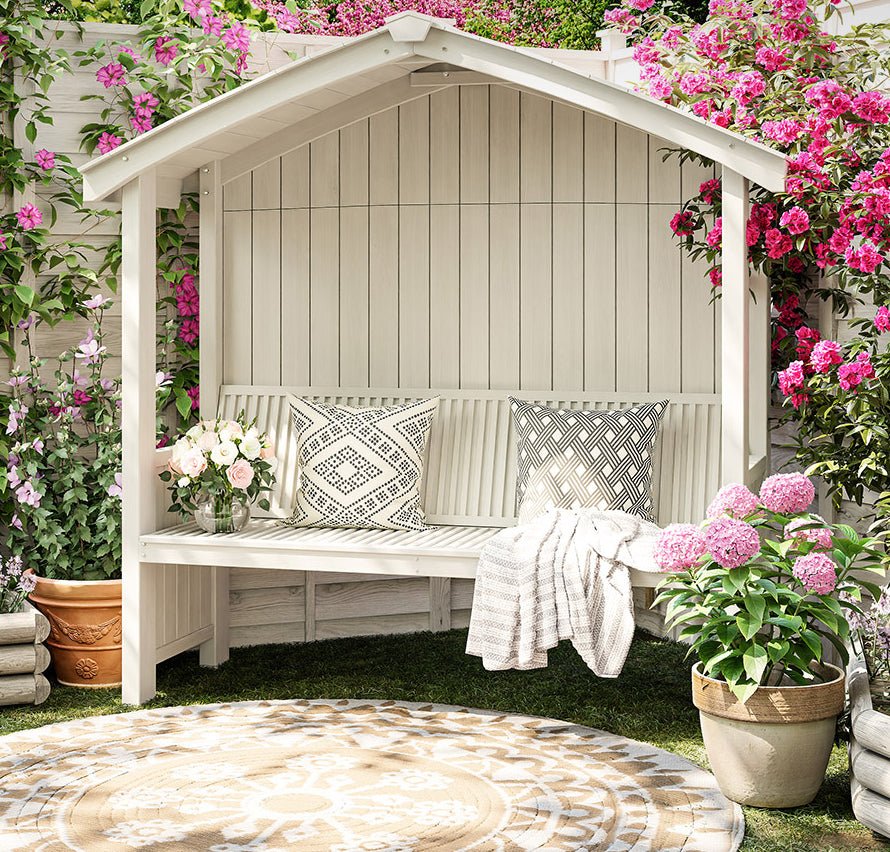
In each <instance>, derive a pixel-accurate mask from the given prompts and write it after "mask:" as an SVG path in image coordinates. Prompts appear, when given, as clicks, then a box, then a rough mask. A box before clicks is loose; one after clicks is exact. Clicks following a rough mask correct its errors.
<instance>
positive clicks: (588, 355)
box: [223, 85, 720, 393]
mask: <svg viewBox="0 0 890 852" xmlns="http://www.w3.org/2000/svg"><path fill="white" fill-rule="evenodd" d="M662 148H663V142H662V141H661V140H659V139H657V138H655V137H648V136H646V135H645V134H643V133H640V132H639V131H635V130H631V129H628V128H626V127H619V126H617V125H616V124H615V123H614V122H611V121H609V120H607V119H603V118H599V117H597V116H594V115H590V114H584V113H583V112H582V111H580V110H577V109H574V108H571V107H568V106H566V105H564V104H559V103H556V102H552V101H550V100H548V99H546V98H542V97H540V96H537V95H532V94H529V93H525V92H520V91H518V90H516V89H513V88H511V87H509V86H497V85H496V86H485V85H481V86H480V85H468V86H454V87H449V88H446V89H443V90H441V91H437V92H434V93H433V94H431V95H428V96H426V97H420V98H417V99H416V100H413V101H410V102H407V103H404V104H402V105H399V106H394V107H391V108H389V109H387V110H385V111H383V112H381V113H378V114H375V115H373V116H371V117H369V118H367V119H361V120H359V121H356V122H354V123H352V124H349V125H347V126H345V127H343V128H342V129H340V130H339V131H334V132H332V133H328V134H327V135H325V136H323V137H321V138H319V139H317V140H315V141H313V142H311V143H309V144H307V145H303V146H302V147H301V148H299V149H297V150H295V151H293V152H291V153H289V154H287V155H285V156H283V157H281V158H280V159H278V160H274V161H272V162H270V163H267V164H265V165H264V166H262V167H261V168H258V169H256V170H254V172H252V173H250V174H248V175H245V176H244V177H242V178H239V179H237V180H236V181H233V182H232V183H231V184H229V185H227V186H226V187H225V207H226V213H225V217H224V244H225V258H224V280H225V288H224V289H225V293H224V305H223V315H224V326H225V331H226V341H225V358H224V361H225V364H224V368H225V369H224V375H223V381H225V382H229V383H233V382H237V383H247V382H253V383H254V384H279V383H280V384H284V385H291V384H295V385H301V386H302V385H310V384H311V385H323V386H334V385H343V386H349V387H366V386H371V387H398V386H402V387H437V388H452V389H458V388H463V389H489V388H490V389H498V388H504V389H509V388H517V387H520V388H524V389H526V390H535V391H541V392H543V391H551V390H556V389H561V390H566V391H572V390H578V391H584V392H599V391H603V392H608V391H615V390H623V391H629V392H635V393H636V392H666V393H667V392H672V393H680V392H683V393H714V392H716V391H717V390H718V383H719V374H720V371H719V369H716V367H718V366H719V364H718V363H717V361H718V359H719V350H718V348H717V346H716V345H715V341H716V340H717V335H718V334H719V326H718V324H715V313H716V311H718V310H719V308H715V307H714V306H712V305H710V304H709V303H708V298H709V284H708V282H707V280H706V275H707V269H706V268H703V267H702V266H700V265H695V264H691V263H690V262H689V261H688V260H684V259H681V255H680V251H679V248H678V247H677V245H676V243H675V240H674V238H673V236H672V234H671V233H670V230H669V228H668V222H669V220H670V216H671V215H672V214H673V212H674V211H675V209H676V207H677V205H678V203H679V201H680V197H681V190H682V192H683V193H686V194H688V192H689V191H691V190H694V189H696V188H697V186H698V183H700V182H701V180H704V179H706V178H707V177H710V176H712V175H713V170H712V169H711V170H709V169H701V168H699V167H697V166H695V165H694V164H691V163H687V164H685V165H684V166H683V167H682V168H681V167H680V165H679V164H678V162H677V160H676V159H675V158H671V159H669V160H667V161H663V160H662V150H661V149H662ZM248 283H249V286H248ZM245 323H246V324H245ZM276 340H277V341H278V342H277V345H276V342H275V341H276Z"/></svg>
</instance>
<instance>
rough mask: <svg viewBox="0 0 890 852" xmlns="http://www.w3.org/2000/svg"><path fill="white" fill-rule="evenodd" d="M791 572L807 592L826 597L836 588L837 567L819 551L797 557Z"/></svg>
mask: <svg viewBox="0 0 890 852" xmlns="http://www.w3.org/2000/svg"><path fill="white" fill-rule="evenodd" d="M792 572H793V573H794V576H795V577H797V579H798V580H800V582H801V583H802V584H803V586H804V588H805V589H806V590H807V591H809V592H813V593H815V594H817V595H828V594H830V593H831V592H833V591H834V589H835V587H836V586H837V566H836V565H835V562H834V560H833V559H832V558H831V557H830V556H828V554H826V553H823V552H821V551H814V552H813V553H807V554H806V555H804V556H798V557H797V559H795V560H794V566H793V568H792Z"/></svg>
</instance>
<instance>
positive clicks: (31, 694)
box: [0, 602, 49, 707]
mask: <svg viewBox="0 0 890 852" xmlns="http://www.w3.org/2000/svg"><path fill="white" fill-rule="evenodd" d="M47 636H49V622H48V621H47V620H46V618H44V617H43V615H41V614H40V613H39V612H37V610H36V609H34V607H32V606H31V605H30V604H28V603H27V602H26V603H25V604H24V605H23V606H22V608H21V609H20V610H19V611H18V612H5V613H0V707H6V706H9V705H11V704H42V703H43V702H44V701H46V699H47V697H48V696H49V681H48V680H47V679H46V678H45V677H44V676H43V674H42V672H43V671H45V669H46V667H47V666H48V665H49V653H48V652H47V650H46V648H45V647H44V646H43V645H42V644H41V643H42V642H43V640H44V639H46V637H47Z"/></svg>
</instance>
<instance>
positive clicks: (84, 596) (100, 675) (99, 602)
mask: <svg viewBox="0 0 890 852" xmlns="http://www.w3.org/2000/svg"><path fill="white" fill-rule="evenodd" d="M30 599H31V602H32V603H33V604H34V606H36V607H37V609H39V610H40V611H41V612H42V613H43V614H44V615H45V616H46V617H47V619H48V620H49V624H50V633H49V638H48V639H47V640H46V644H47V645H48V646H49V651H50V655H51V656H52V660H53V668H54V669H55V672H56V678H58V681H59V683H63V684H65V685H66V686H83V687H87V688H98V687H108V686H118V685H119V684H120V682H121V636H122V631H121V581H120V580H49V579H47V578H46V577H37V586H36V588H35V589H34V591H33V592H32V593H31V595H30Z"/></svg>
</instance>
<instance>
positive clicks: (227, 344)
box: [221, 211, 253, 382]
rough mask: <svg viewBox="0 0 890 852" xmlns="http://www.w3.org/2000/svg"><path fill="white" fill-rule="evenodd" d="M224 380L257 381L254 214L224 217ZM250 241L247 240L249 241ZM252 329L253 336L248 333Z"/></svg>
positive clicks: (227, 215)
mask: <svg viewBox="0 0 890 852" xmlns="http://www.w3.org/2000/svg"><path fill="white" fill-rule="evenodd" d="M223 229H224V230H223V335H222V340H221V345H222V352H223V380H224V381H227V382H251V381H253V365H252V363H251V359H252V357H253V344H252V338H253V321H252V316H253V305H252V302H251V292H250V288H248V287H246V286H245V282H247V281H250V280H251V276H252V267H253V253H252V249H253V225H252V215H251V213H250V211H237V212H228V213H224V214H223ZM245 238H246V239H245ZM245 328H249V329H250V330H251V333H250V334H245V333H244V329H245Z"/></svg>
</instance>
